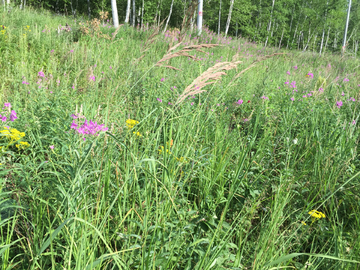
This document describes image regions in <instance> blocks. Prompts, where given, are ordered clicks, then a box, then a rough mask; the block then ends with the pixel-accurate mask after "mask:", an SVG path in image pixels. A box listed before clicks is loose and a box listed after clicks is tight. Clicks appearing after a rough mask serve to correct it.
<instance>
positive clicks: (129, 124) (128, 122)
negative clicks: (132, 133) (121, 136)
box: [125, 119, 139, 129]
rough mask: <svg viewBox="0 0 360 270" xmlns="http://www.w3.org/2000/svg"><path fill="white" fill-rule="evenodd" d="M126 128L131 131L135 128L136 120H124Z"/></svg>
mask: <svg viewBox="0 0 360 270" xmlns="http://www.w3.org/2000/svg"><path fill="white" fill-rule="evenodd" d="M125 123H126V127H127V128H128V129H132V128H133V127H134V126H136V125H137V124H139V121H136V120H132V119H128V120H126V122H125Z"/></svg>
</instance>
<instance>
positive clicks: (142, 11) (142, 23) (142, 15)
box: [141, 0, 144, 30]
mask: <svg viewBox="0 0 360 270" xmlns="http://www.w3.org/2000/svg"><path fill="white" fill-rule="evenodd" d="M141 29H142V30H144V0H143V1H142V7H141Z"/></svg>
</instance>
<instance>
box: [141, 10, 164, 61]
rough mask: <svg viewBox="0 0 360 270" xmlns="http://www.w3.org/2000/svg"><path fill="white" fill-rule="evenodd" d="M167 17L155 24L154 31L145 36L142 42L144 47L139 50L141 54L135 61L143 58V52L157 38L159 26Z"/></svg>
mask: <svg viewBox="0 0 360 270" xmlns="http://www.w3.org/2000/svg"><path fill="white" fill-rule="evenodd" d="M166 19H167V17H166V18H165V19H164V20H163V21H162V22H161V23H160V24H159V25H158V26H157V27H155V29H154V31H153V32H152V34H151V35H150V36H149V37H148V38H147V40H146V41H145V43H144V47H143V49H142V50H141V52H140V53H141V56H140V57H139V58H138V59H136V60H135V62H139V61H140V60H141V59H143V58H144V57H145V53H146V52H147V51H148V50H149V49H150V46H151V44H153V43H154V42H155V41H156V39H157V35H158V34H159V32H160V28H161V26H162V25H163V23H164V22H165V20H166ZM155 21H156V18H155V19H154V22H155Z"/></svg>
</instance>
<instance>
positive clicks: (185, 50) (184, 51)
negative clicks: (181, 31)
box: [155, 42, 219, 70]
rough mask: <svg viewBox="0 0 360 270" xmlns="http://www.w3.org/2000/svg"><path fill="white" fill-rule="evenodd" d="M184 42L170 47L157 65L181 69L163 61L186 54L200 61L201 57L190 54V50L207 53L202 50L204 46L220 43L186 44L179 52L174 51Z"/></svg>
mask: <svg viewBox="0 0 360 270" xmlns="http://www.w3.org/2000/svg"><path fill="white" fill-rule="evenodd" d="M181 44H182V43H181V42H180V43H178V44H176V45H175V46H173V47H171V48H169V49H168V51H167V54H165V55H164V56H163V57H162V58H161V59H160V60H159V61H158V62H157V63H156V64H155V66H159V67H167V68H171V69H175V70H180V69H177V68H175V67H173V66H170V65H166V66H164V65H163V64H162V63H163V62H165V61H169V60H170V59H173V58H175V57H179V56H186V57H190V58H191V59H194V60H195V61H200V59H199V58H197V57H196V56H193V55H190V54H189V53H188V52H190V51H193V50H196V51H199V52H202V53H206V52H204V51H203V50H201V49H202V48H214V47H217V46H219V44H199V45H190V46H186V47H184V48H182V49H181V50H180V51H178V52H172V51H174V50H175V49H177V48H178V47H179V46H180V45H181Z"/></svg>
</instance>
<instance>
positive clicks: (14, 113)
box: [10, 110, 17, 122]
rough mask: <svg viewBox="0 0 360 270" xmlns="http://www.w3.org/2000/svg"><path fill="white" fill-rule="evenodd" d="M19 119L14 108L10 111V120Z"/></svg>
mask: <svg viewBox="0 0 360 270" xmlns="http://www.w3.org/2000/svg"><path fill="white" fill-rule="evenodd" d="M16 119H17V116H16V112H15V111H14V110H12V111H11V113H10V121H11V122H14V121H15V120H16Z"/></svg>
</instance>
